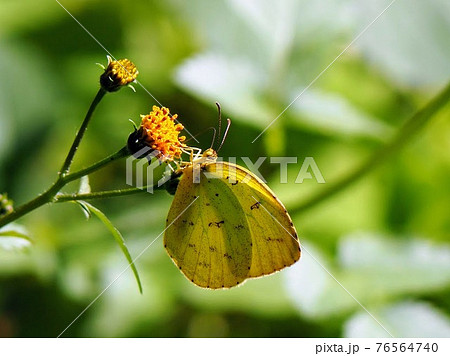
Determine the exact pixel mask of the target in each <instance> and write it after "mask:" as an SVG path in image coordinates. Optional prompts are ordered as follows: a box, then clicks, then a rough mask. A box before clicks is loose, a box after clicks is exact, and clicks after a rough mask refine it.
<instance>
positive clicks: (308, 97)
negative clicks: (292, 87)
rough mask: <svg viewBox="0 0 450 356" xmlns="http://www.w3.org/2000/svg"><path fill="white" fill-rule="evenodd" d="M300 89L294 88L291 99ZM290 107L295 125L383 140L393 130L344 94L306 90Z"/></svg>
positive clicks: (331, 132)
mask: <svg viewBox="0 0 450 356" xmlns="http://www.w3.org/2000/svg"><path fill="white" fill-rule="evenodd" d="M301 92H302V90H301V89H299V90H297V91H294V92H293V96H292V100H294V99H295V98H296V97H297V96H298V94H299V93H301ZM291 108H292V110H293V111H294V112H295V113H296V115H295V121H294V123H295V124H296V125H298V126H300V127H302V128H304V127H306V128H308V129H310V130H314V131H318V132H321V133H323V134H328V135H330V134H331V135H335V134H338V135H343V136H349V137H355V136H356V137H358V136H359V137H368V138H372V139H377V140H383V139H385V138H386V137H389V136H390V135H391V133H392V128H391V127H390V126H389V125H387V124H385V123H383V122H381V121H379V120H377V119H376V118H374V117H371V116H370V115H368V114H366V113H364V112H362V111H360V110H358V109H357V108H356V107H354V106H353V105H352V104H351V103H350V102H349V101H348V100H347V99H345V98H344V97H342V96H339V95H335V94H330V93H324V92H322V91H320V90H317V89H309V90H308V91H306V92H305V93H304V94H302V96H301V97H299V98H298V99H297V100H296V101H295V102H294V104H293V105H292V106H291Z"/></svg>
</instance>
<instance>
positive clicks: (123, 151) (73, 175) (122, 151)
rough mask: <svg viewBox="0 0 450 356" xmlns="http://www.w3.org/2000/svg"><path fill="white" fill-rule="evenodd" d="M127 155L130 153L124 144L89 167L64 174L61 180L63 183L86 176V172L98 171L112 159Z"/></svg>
mask: <svg viewBox="0 0 450 356" xmlns="http://www.w3.org/2000/svg"><path fill="white" fill-rule="evenodd" d="M129 155H130V153H129V151H128V148H127V147H126V146H125V147H123V148H121V149H120V150H119V151H117V152H116V153H113V154H112V155H110V156H108V157H106V158H104V159H102V160H101V161H98V162H97V163H94V164H93V165H92V166H89V167H87V168H84V169H81V170H79V171H77V172H74V173H71V174H68V175H66V176H65V177H63V178H62V180H63V182H64V183H65V184H67V183H69V182H72V181H73V180H76V179H78V178H81V177H84V176H87V175H88V174H90V173H92V172H95V171H98V170H99V169H100V168H102V167H104V166H106V165H107V164H109V163H111V162H113V161H116V160H118V159H121V158H124V157H127V156H129Z"/></svg>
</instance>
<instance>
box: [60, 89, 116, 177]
mask: <svg viewBox="0 0 450 356" xmlns="http://www.w3.org/2000/svg"><path fill="white" fill-rule="evenodd" d="M106 93H107V91H106V90H105V89H103V88H100V89H99V90H98V92H97V95H96V96H95V98H94V100H93V101H92V103H91V106H90V107H89V110H88V112H87V113H86V116H85V118H84V120H83V123H82V124H81V127H80V129H79V130H78V132H77V134H76V136H75V139H74V140H73V143H72V146H71V147H70V150H69V153H68V154H67V157H66V159H65V160H64V163H63V165H62V167H61V170H60V171H59V175H60V176H62V177H64V176H65V175H67V174H68V173H69V170H70V165H71V164H72V161H73V158H74V156H75V153H76V152H77V149H78V146H79V145H80V142H81V140H82V139H83V136H84V133H85V132H86V129H87V127H88V125H89V122H90V120H91V117H92V114H93V113H94V110H95V108H96V107H97V105H98V103H100V101H101V100H102V98H103V97H104V96H105V94H106Z"/></svg>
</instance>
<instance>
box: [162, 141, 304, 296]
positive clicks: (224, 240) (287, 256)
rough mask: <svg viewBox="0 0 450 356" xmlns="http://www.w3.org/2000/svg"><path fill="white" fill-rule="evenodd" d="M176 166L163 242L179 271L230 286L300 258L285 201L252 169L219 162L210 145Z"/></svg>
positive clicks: (202, 282)
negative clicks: (174, 185)
mask: <svg viewBox="0 0 450 356" xmlns="http://www.w3.org/2000/svg"><path fill="white" fill-rule="evenodd" d="M198 156H200V155H197V157H196V158H193V155H192V153H191V160H190V162H187V163H185V164H183V165H182V166H180V168H179V171H180V173H181V174H182V175H181V178H180V181H179V183H178V187H177V190H176V193H175V197H174V200H173V203H172V206H171V207H170V210H169V214H168V217H167V220H166V231H165V233H164V247H165V248H166V250H167V252H168V254H169V256H170V257H171V258H172V260H173V262H174V263H175V264H176V265H177V266H178V268H179V269H180V270H181V272H183V274H184V275H185V276H186V277H187V278H188V279H189V280H190V281H191V282H192V283H194V284H196V285H197V286H199V287H203V288H211V289H220V288H231V287H234V286H236V285H239V284H241V283H242V282H244V281H245V280H246V279H249V278H257V277H261V276H265V275H268V274H271V273H274V272H276V271H279V270H281V269H283V268H285V267H287V266H290V265H292V264H293V263H295V262H296V261H298V260H299V258H300V252H301V249H300V245H299V242H298V237H297V233H296V231H295V227H294V224H293V223H292V220H291V218H290V217H289V214H288V212H287V211H286V209H285V207H284V206H283V204H282V203H281V202H280V201H279V200H278V198H277V197H276V196H275V194H274V193H273V192H272V191H271V190H270V188H269V187H268V186H267V185H266V184H265V183H264V182H263V181H262V180H261V179H259V178H258V177H257V176H256V175H254V174H253V173H252V172H250V171H248V170H246V169H244V168H243V167H240V166H238V165H235V164H232V163H228V162H220V161H217V153H216V151H214V150H213V149H211V148H210V149H208V150H206V151H205V152H204V153H203V154H202V155H201V156H200V157H198Z"/></svg>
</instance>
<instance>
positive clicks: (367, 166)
mask: <svg viewBox="0 0 450 356" xmlns="http://www.w3.org/2000/svg"><path fill="white" fill-rule="evenodd" d="M449 100H450V83H448V84H447V86H446V87H445V88H444V89H443V90H442V91H441V92H440V93H439V94H438V95H437V96H436V97H434V98H433V99H432V100H431V101H430V102H429V103H428V104H427V105H426V106H425V107H424V108H423V109H421V110H419V111H418V112H417V113H416V114H414V115H413V116H412V117H411V118H410V119H408V120H407V121H406V122H405V123H404V125H403V126H402V127H401V128H400V129H399V131H398V132H397V134H396V135H395V136H394V138H393V139H392V140H391V141H390V142H389V143H388V144H386V145H385V146H383V147H382V148H381V149H379V150H378V151H376V152H375V153H374V154H373V155H371V156H370V157H369V158H368V159H367V160H366V161H365V162H363V163H362V164H361V165H360V166H359V167H357V168H356V169H355V170H354V171H352V172H350V173H349V174H348V175H346V176H344V177H343V178H341V179H340V180H338V181H336V182H334V183H331V184H329V185H327V187H326V188H325V189H324V190H322V191H320V192H318V193H317V194H315V195H313V196H311V197H310V198H309V199H307V200H305V201H303V202H301V203H300V204H298V205H297V206H294V207H292V208H290V212H291V213H292V214H295V213H299V212H304V211H305V210H308V209H311V208H312V207H314V206H316V205H318V204H320V203H322V202H323V201H325V200H327V199H329V198H330V197H332V196H333V195H336V194H337V193H339V192H341V191H342V190H344V189H345V188H347V187H348V186H350V185H351V184H353V183H355V182H356V181H358V180H359V179H361V178H362V177H363V176H365V175H366V174H368V173H369V172H371V171H372V170H373V169H374V168H375V167H377V166H378V165H379V164H381V163H382V162H384V161H385V160H387V159H388V158H389V157H391V156H392V155H393V154H395V153H396V152H398V151H399V150H400V149H401V148H402V147H403V146H404V145H405V144H406V143H407V142H408V141H409V140H410V139H411V137H412V136H413V135H414V134H415V133H417V132H418V131H419V130H420V129H421V128H423V127H424V126H425V124H427V123H428V121H430V119H431V118H432V117H433V116H434V114H436V113H437V112H438V111H439V110H440V109H441V108H442V107H443V106H444V105H445V104H447V103H448V102H449Z"/></svg>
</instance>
